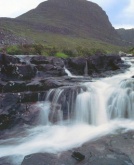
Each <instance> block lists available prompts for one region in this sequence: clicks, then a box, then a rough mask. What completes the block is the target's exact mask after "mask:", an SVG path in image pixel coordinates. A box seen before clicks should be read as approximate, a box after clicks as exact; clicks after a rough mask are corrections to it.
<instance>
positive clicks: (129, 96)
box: [107, 78, 134, 119]
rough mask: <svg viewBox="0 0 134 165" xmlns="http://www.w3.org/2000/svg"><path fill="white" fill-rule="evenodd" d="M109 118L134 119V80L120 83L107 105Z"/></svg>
mask: <svg viewBox="0 0 134 165" xmlns="http://www.w3.org/2000/svg"><path fill="white" fill-rule="evenodd" d="M107 107H108V109H107V110H108V114H109V118H110V119H113V118H129V119H134V79H132V78H130V79H126V80H123V81H121V82H120V84H119V86H118V88H116V89H114V90H113V92H112V94H111V96H110V97H109V99H108V103H107Z"/></svg>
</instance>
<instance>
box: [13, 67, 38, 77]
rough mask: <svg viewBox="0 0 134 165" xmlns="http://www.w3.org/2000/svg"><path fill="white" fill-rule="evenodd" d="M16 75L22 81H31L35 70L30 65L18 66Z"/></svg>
mask: <svg viewBox="0 0 134 165" xmlns="http://www.w3.org/2000/svg"><path fill="white" fill-rule="evenodd" d="M16 70H17V74H18V76H19V77H20V78H22V79H24V80H25V79H31V78H33V77H35V75H36V72H37V70H36V69H35V67H33V66H32V65H18V66H17V67H16Z"/></svg>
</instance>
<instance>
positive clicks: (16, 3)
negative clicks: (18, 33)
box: [0, 0, 44, 18]
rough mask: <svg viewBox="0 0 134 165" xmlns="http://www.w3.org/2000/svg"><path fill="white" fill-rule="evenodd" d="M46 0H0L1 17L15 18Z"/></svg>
mask: <svg viewBox="0 0 134 165" xmlns="http://www.w3.org/2000/svg"><path fill="white" fill-rule="evenodd" d="M43 1H44V0H10V1H9V0H0V17H11V18H14V17H16V16H18V15H20V14H23V13H25V12H27V11H28V10H30V9H33V8H35V7H36V6H37V5H38V4H39V3H41V2H43Z"/></svg>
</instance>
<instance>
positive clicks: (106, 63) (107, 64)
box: [66, 55, 129, 75]
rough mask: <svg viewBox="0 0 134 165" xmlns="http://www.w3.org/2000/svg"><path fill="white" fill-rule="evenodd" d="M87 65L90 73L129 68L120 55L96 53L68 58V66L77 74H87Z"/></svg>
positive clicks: (98, 73)
mask: <svg viewBox="0 0 134 165" xmlns="http://www.w3.org/2000/svg"><path fill="white" fill-rule="evenodd" d="M86 65H87V73H86V74H88V75H94V74H97V75H100V74H101V73H103V72H105V71H116V70H118V69H121V68H127V67H129V66H128V65H126V64H124V62H123V61H122V60H121V58H120V56H119V55H94V56H90V57H87V58H86V57H77V58H69V59H67V60H66V67H67V68H68V69H69V70H70V71H71V72H72V73H73V74H77V75H84V74H85V67H86Z"/></svg>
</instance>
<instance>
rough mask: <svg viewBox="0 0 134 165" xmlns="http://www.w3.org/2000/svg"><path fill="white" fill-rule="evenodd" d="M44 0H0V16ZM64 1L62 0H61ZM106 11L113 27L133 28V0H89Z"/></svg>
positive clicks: (12, 15)
mask: <svg viewBox="0 0 134 165" xmlns="http://www.w3.org/2000/svg"><path fill="white" fill-rule="evenodd" d="M43 1H45V0H0V17H10V18H15V17H17V16H19V15H21V14H23V13H25V12H27V11H29V10H30V9H33V8H35V7H37V6H38V4H40V3H41V2H43ZM63 1H64V0H63ZM90 1H92V2H94V3H97V4H98V5H99V6H101V7H102V9H103V10H104V11H105V12H106V14H107V15H108V17H109V20H110V22H111V23H112V25H113V27H115V28H126V29H130V28H134V0H90Z"/></svg>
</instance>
